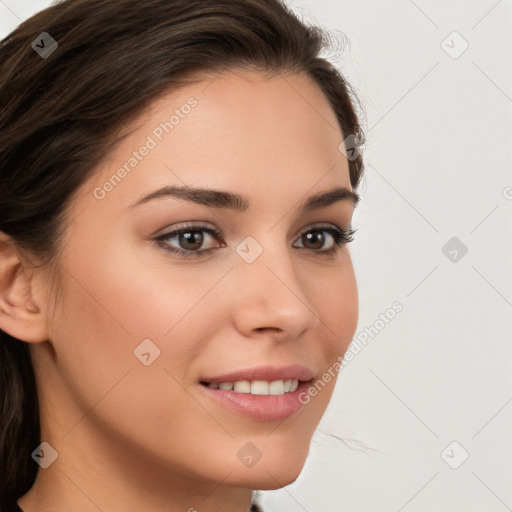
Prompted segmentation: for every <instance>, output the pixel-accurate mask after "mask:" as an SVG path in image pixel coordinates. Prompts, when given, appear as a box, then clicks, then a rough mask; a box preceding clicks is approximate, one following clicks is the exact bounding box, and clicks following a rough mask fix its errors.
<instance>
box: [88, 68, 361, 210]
mask: <svg viewBox="0 0 512 512" xmlns="http://www.w3.org/2000/svg"><path fill="white" fill-rule="evenodd" d="M127 128H128V129H129V135H128V136H127V137H126V138H125V139H124V140H123V141H122V143H121V144H120V145H119V146H118V147H117V148H116V149H115V150H114V151H113V152H112V153H111V155H110V157H109V158H108V161H107V162H106V164H105V165H104V166H103V168H102V169H101V170H100V171H101V172H99V173H98V174H97V175H96V176H95V180H94V184H93V186H94V187H97V186H102V185H103V184H105V183H107V182H108V181H109V180H110V181H111V182H112V187H108V188H109V189H111V190H109V195H111V196H114V195H115V196H117V198H118V200H122V201H123V202H126V201H130V202H132V200H133V199H136V198H137V196H138V195H140V194H141V193H142V192H145V191H148V190H150V189H151V188H154V187H157V186H163V185H167V184H179V185H184V184H186V185H196V186H204V187H207V186H210V187H216V188H224V189H228V188H229V189H236V191H238V192H240V193H245V194H246V195H251V194H254V193H257V192H258V191H261V192H262V193H264V192H265V189H266V188H271V189H279V190H280V192H281V194H286V193H288V194H292V195H293V194H297V195H302V194H304V193H305V192H306V191H307V189H310V188H312V187H315V184H318V190H320V189H326V188H328V187H330V186H346V187H347V188H351V187H350V179H349V173H348V162H347V159H346V158H345V157H344V156H343V154H342V153H341V152H340V151H339V145H340V143H341V142H342V141H343V138H344V137H343V134H342V132H341V130H340V128H339V126H338V124H337V120H336V116H335V114H334V112H333V110H332V108H331V106H330V104H329V102H328V100H327V98H326V97H325V96H324V94H323V93H322V91H321V89H320V88H319V87H318V85H317V84H316V83H315V82H314V81H313V80H312V79H311V78H310V77H309V76H307V75H305V74H293V75H291V74H288V75H284V74H275V75H272V76H269V75H268V74H265V73H260V72H255V71H246V70H244V71H224V72H222V73H220V74H217V75H212V76H207V77H204V79H202V80H198V81H197V82H195V83H193V84H190V85H188V86H185V87H183V88H181V89H179V90H176V91H173V92H170V93H168V94H165V95H162V96H161V97H159V98H158V99H157V100H155V101H153V103H151V105H150V106H149V107H148V109H147V110H146V111H145V112H144V113H143V114H142V115H140V116H139V117H138V118H137V119H136V120H135V122H134V123H133V124H132V125H131V126H130V127H127ZM120 169H124V171H121V172H118V171H119V170H120ZM116 174H121V175H122V177H121V178H120V179H119V180H118V179H117V178H115V176H114V175H116ZM113 177H114V180H112V179H111V178H113ZM112 189H115V190H112ZM111 192H112V194H111Z"/></svg>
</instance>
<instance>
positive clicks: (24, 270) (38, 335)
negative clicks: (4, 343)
mask: <svg viewBox="0 0 512 512" xmlns="http://www.w3.org/2000/svg"><path fill="white" fill-rule="evenodd" d="M33 277H34V272H33V270H32V269H31V268H29V267H27V266H26V265H24V264H23V258H21V257H20V255H19V253H18V251H17V250H16V246H15V244H14V242H13V240H12V239H11V238H10V237H9V236H8V235H6V234H5V233H3V232H2V231H0V329H1V330H2V331H4V332H6V333H7V334H9V335H11V336H12V337H13V338H16V339H19V340H21V341H26V342H29V343H38V342H42V341H45V340H47V339H48V337H47V329H46V318H45V317H44V315H43V313H42V309H43V310H44V308H41V307H40V306H41V305H40V304H38V303H37V301H36V299H35V297H34V293H33V292H34V290H33V285H34V282H33V281H34V279H33Z"/></svg>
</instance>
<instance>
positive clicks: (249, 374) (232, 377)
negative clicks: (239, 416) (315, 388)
mask: <svg viewBox="0 0 512 512" xmlns="http://www.w3.org/2000/svg"><path fill="white" fill-rule="evenodd" d="M313 377H314V373H313V372H312V371H311V370H310V369H309V368H307V367H306V366H302V365H300V364H292V365H289V366H256V367H253V368H247V369H245V370H237V371H235V372H230V373H226V374H224V375H216V376H213V377H205V378H202V379H201V381H202V382H208V383H210V382H211V383H213V382H218V383H220V382H238V381H241V380H250V381H252V380H267V381H274V380H290V379H296V380H302V381H308V380H311V379H312V378H313Z"/></svg>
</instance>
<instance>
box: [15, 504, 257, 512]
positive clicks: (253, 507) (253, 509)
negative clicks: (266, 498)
mask: <svg viewBox="0 0 512 512" xmlns="http://www.w3.org/2000/svg"><path fill="white" fill-rule="evenodd" d="M15 507H16V508H15V509H14V510H13V511H12V512H23V510H22V509H21V508H20V507H19V506H18V504H17V503H16V505H15ZM250 512H263V510H261V508H260V506H259V505H256V503H253V504H252V505H251V511H250Z"/></svg>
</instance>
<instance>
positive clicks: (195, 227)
mask: <svg viewBox="0 0 512 512" xmlns="http://www.w3.org/2000/svg"><path fill="white" fill-rule="evenodd" d="M202 231H204V232H207V233H208V234H210V235H211V236H212V237H213V238H215V239H219V238H222V237H223V235H222V233H221V232H220V231H219V230H218V229H215V228H211V227H208V226H205V225H202V224H189V225H185V226H182V227H180V228H178V229H175V230H172V231H168V232H167V233H164V234H163V235H159V236H158V237H156V238H155V241H156V242H157V243H158V244H159V245H160V246H162V248H163V249H164V250H166V251H169V252H172V253H174V254H176V255H177V256H178V257H180V258H183V259H186V258H201V257H204V256H206V255H207V254H209V253H210V251H213V250H215V249H218V248H219V247H214V248H211V249H203V250H202V251H197V250H195V251H193V250H185V249H177V248H176V247H171V246H169V244H167V243H165V241H166V240H168V239H170V238H175V237H177V236H179V235H181V234H183V233H191V232H202ZM356 231H357V230H356V229H348V230H343V229H340V228H337V227H336V228H334V227H332V226H317V227H314V228H312V229H309V230H307V231H303V232H302V233H301V234H300V236H299V238H301V237H302V236H303V235H305V234H306V233H313V232H327V233H329V234H330V235H331V236H332V238H333V240H334V246H333V247H332V248H330V249H328V250H323V251H321V250H315V249H310V250H311V251H313V252H315V253H320V254H323V255H328V256H330V255H334V254H335V253H337V252H338V251H339V250H340V248H341V247H342V246H344V245H346V244H348V243H350V242H352V241H353V240H354V238H353V235H354V234H355V232H356ZM296 249H301V247H296Z"/></svg>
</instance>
